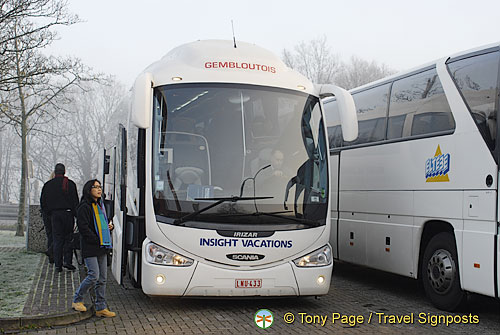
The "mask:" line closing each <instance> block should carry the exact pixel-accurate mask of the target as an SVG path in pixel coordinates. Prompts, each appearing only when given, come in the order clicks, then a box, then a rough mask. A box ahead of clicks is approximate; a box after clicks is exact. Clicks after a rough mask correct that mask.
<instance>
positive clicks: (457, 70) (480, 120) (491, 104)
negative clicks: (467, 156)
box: [448, 51, 499, 150]
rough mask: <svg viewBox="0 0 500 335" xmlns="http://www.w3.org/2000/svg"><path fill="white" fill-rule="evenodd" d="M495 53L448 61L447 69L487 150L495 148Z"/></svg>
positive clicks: (496, 78)
mask: <svg viewBox="0 0 500 335" xmlns="http://www.w3.org/2000/svg"><path fill="white" fill-rule="evenodd" d="M498 64H499V52H498V51H496V52H491V53H488V54H484V55H478V56H473V57H469V58H465V59H461V60H457V61H451V62H450V63H449V64H448V69H449V71H450V73H451V75H452V77H453V79H454V81H455V84H456V85H457V87H458V89H459V90H460V92H461V93H462V95H463V96H464V98H465V102H466V104H467V105H468V107H469V111H470V113H471V115H472V117H473V119H474V121H475V123H476V125H477V127H478V129H479V131H480V132H481V135H482V136H483V139H484V140H485V142H486V144H487V145H488V147H489V148H490V150H494V149H495V140H496V136H497V134H496V129H497V115H496V114H497V113H496V109H497V108H498V107H497V105H496V100H497V98H496V97H497V96H498V66H499V65H498Z"/></svg>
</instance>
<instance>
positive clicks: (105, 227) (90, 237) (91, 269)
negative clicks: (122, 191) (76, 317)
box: [71, 179, 116, 318]
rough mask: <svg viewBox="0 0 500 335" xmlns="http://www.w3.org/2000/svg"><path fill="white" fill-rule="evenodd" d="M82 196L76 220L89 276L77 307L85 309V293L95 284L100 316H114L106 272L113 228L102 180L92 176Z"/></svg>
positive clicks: (77, 298) (76, 297) (78, 293)
mask: <svg viewBox="0 0 500 335" xmlns="http://www.w3.org/2000/svg"><path fill="white" fill-rule="evenodd" d="M82 193H83V194H82V199H81V201H80V204H79V205H78V209H77V218H76V223H77V225H78V229H79V231H80V240H81V249H82V257H83V259H84V262H85V265H86V266H87V270H88V271H87V277H85V279H84V280H83V281H82V283H81V284H80V287H79V288H78V290H76V293H75V295H74V297H73V303H72V304H71V306H72V307H73V309H75V310H77V311H80V312H85V311H86V310H87V308H86V307H85V305H84V304H83V296H84V295H85V294H86V293H87V292H88V291H89V289H90V288H91V287H92V286H94V285H95V295H96V300H95V309H96V313H95V314H96V316H101V317H107V318H112V317H114V316H115V315H116V313H114V312H111V311H109V309H108V308H107V304H106V299H105V297H104V296H105V294H106V276H107V265H108V264H107V263H108V258H107V254H108V250H109V249H111V248H112V246H111V230H113V224H111V223H109V221H108V218H107V216H106V211H105V210H104V206H103V204H102V200H101V195H102V188H101V183H100V182H99V181H98V180H97V179H92V180H89V181H88V182H86V183H85V186H83V192H82Z"/></svg>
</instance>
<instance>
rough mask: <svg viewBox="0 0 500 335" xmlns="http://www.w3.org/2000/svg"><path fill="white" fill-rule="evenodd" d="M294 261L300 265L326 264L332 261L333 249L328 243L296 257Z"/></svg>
mask: <svg viewBox="0 0 500 335" xmlns="http://www.w3.org/2000/svg"><path fill="white" fill-rule="evenodd" d="M293 262H294V263H295V265H297V266H298V267H312V266H326V265H330V264H331V263H332V249H331V248H330V246H329V245H328V244H327V245H325V246H324V247H321V248H319V249H317V250H314V251H313V252H311V253H310V254H307V255H305V256H303V257H300V258H297V259H294V260H293Z"/></svg>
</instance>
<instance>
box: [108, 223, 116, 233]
mask: <svg viewBox="0 0 500 335" xmlns="http://www.w3.org/2000/svg"><path fill="white" fill-rule="evenodd" d="M108 228H109V231H112V230H113V228H115V226H113V224H112V223H111V222H110V223H108Z"/></svg>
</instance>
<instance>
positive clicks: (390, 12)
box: [48, 0, 500, 86]
mask: <svg viewBox="0 0 500 335" xmlns="http://www.w3.org/2000/svg"><path fill="white" fill-rule="evenodd" d="M69 3H70V10H71V11H72V12H73V13H76V14H78V15H79V16H80V18H81V19H82V20H84V21H85V22H83V23H80V24H77V25H74V26H71V27H64V28H61V29H60V37H61V39H60V40H59V41H57V42H55V43H54V44H53V46H52V47H51V48H50V49H49V50H48V52H49V53H54V54H60V55H72V56H77V57H79V58H81V59H82V60H83V61H84V62H85V63H86V64H87V65H90V66H92V67H93V68H94V69H95V70H96V71H101V72H105V73H108V74H114V75H116V76H117V78H118V79H119V80H121V81H122V82H124V83H125V84H126V85H127V86H131V85H132V83H133V80H134V79H135V77H136V76H137V75H138V74H139V73H140V72H141V71H142V70H143V69H144V68H145V67H146V66H148V65H149V64H150V63H152V62H154V61H156V60H157V59H159V58H160V57H162V56H163V55H164V54H166V53H167V52H168V51H169V50H171V49H172V48H174V47H176V46H178V45H180V44H183V43H187V42H191V41H194V40H198V39H231V38H232V32H231V19H232V20H234V26H235V33H236V39H237V40H241V41H245V42H251V43H255V44H258V45H260V46H262V47H265V48H267V49H269V50H271V51H273V52H274V53H276V54H278V55H281V51H282V50H283V48H292V47H293V46H294V45H296V44H297V43H299V42H301V41H307V40H310V39H313V38H317V37H320V36H322V35H325V36H326V37H327V38H328V42H329V44H330V46H331V47H332V49H333V50H334V51H335V52H336V53H338V54H339V56H340V57H341V58H342V59H344V60H347V59H348V58H349V57H350V56H351V55H357V56H359V57H362V58H364V59H367V60H372V59H373V60H376V61H379V62H383V63H386V64H387V65H389V66H390V67H393V68H395V69H397V70H404V69H406V68H411V67H415V66H417V65H420V64H423V63H426V62H428V61H431V60H433V59H436V58H440V57H442V56H444V55H447V54H449V53H454V52H457V51H462V50H466V49H470V48H473V47H476V46H480V45H483V44H488V43H494V42H497V41H500V1H498V0H475V1H470V0H467V1H466V0H454V1H452V0H419V1H405V0H399V1H398V0H378V1H369V0H350V1H337V0H331V1H319V0H307V1H297V0H288V1H282V0H276V1H273V0H266V1H263V0H253V1H237V0H233V1H223V0H210V1H168V0H141V1H137V0H69Z"/></svg>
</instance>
